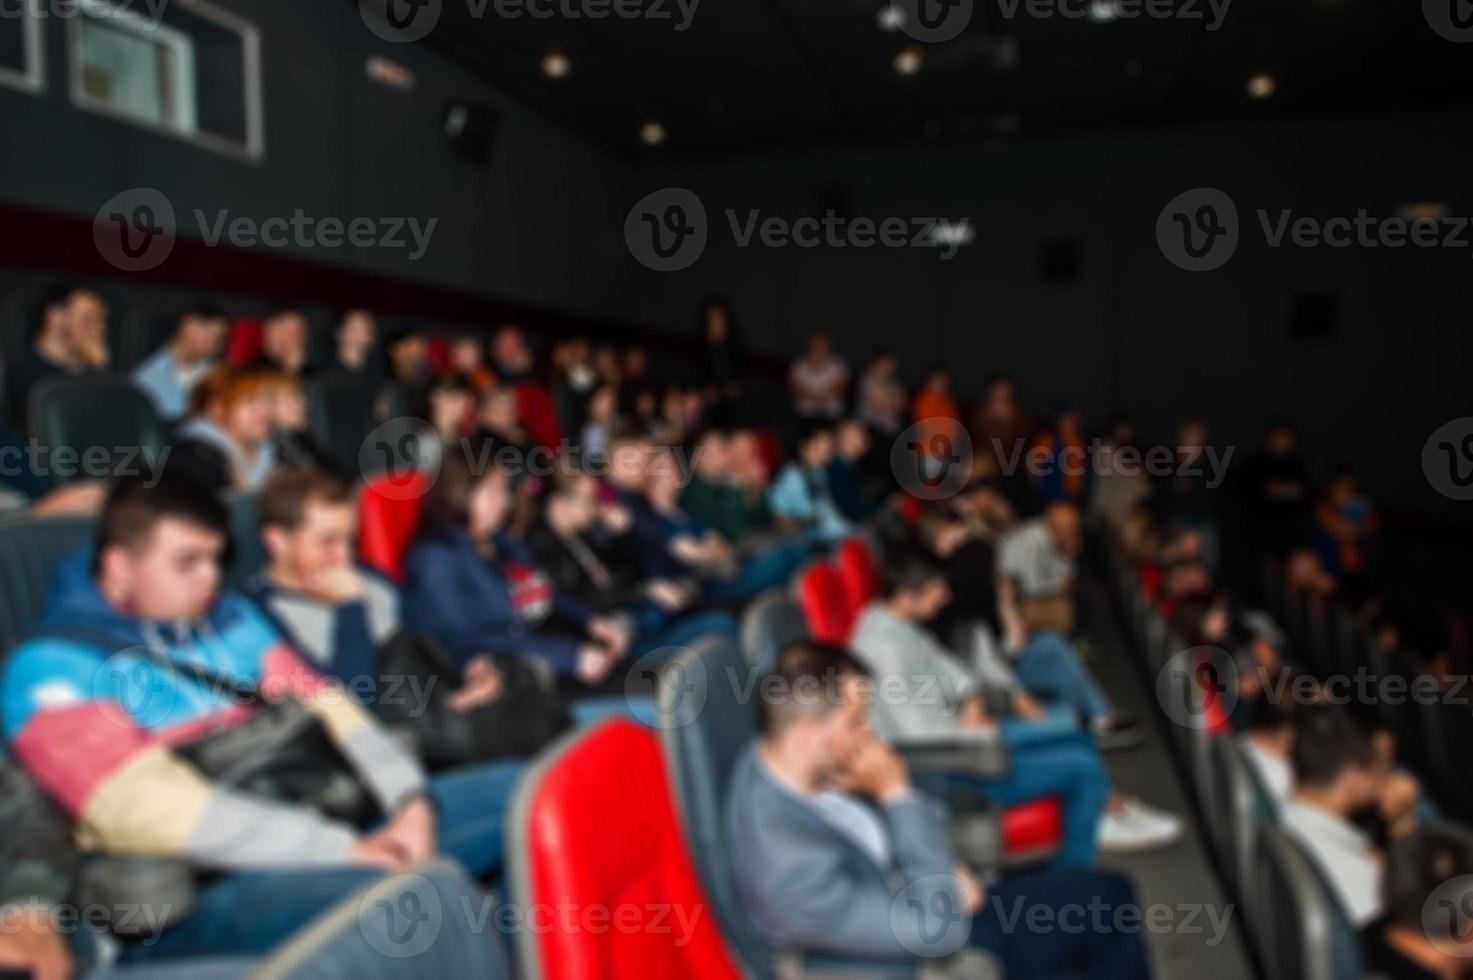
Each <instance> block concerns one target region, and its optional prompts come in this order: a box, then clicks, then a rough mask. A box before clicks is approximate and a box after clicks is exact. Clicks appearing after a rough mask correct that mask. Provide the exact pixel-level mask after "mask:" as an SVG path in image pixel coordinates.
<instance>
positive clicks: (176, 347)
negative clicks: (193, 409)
mask: <svg viewBox="0 0 1473 980" xmlns="http://www.w3.org/2000/svg"><path fill="white" fill-rule="evenodd" d="M229 332H230V320H229V318H228V317H226V316H225V312H224V311H223V310H221V309H220V308H219V307H215V306H209V305H205V304H200V305H198V306H191V307H190V308H189V309H187V310H185V311H184V312H183V313H182V314H180V316H179V322H178V324H177V325H176V326H175V327H174V336H173V337H172V338H171V339H170V340H169V342H168V343H167V344H165V345H164V346H163V347H160V348H159V349H158V350H157V351H155V352H154V353H153V354H152V355H151V356H150V357H149V358H148V359H147V360H145V361H144V362H143V363H142V364H140V365H138V367H137V368H135V369H134V370H133V383H134V384H136V385H138V387H140V388H142V389H143V391H144V393H145V394H147V395H148V397H149V398H151V399H153V407H154V409H155V410H156V411H157V412H158V413H159V417H160V418H162V419H167V420H170V421H173V420H175V419H181V418H183V417H184V415H185V414H186V413H187V412H188V411H189V396H190V394H191V393H192V392H193V391H194V386H195V385H196V384H198V383H199V381H200V379H201V378H203V377H204V376H205V375H206V374H208V373H209V372H210V369H211V368H212V367H214V366H215V362H216V361H218V360H219V359H220V354H221V353H222V352H223V351H224V350H225V337H226V335H227V334H229Z"/></svg>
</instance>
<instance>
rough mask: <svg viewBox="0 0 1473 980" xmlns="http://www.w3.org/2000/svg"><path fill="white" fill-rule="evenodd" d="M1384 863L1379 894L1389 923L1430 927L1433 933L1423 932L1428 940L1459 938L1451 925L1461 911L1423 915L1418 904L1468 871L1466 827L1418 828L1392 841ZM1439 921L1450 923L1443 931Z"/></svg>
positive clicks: (1471, 854) (1471, 856)
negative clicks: (1448, 915) (1447, 914)
mask: <svg viewBox="0 0 1473 980" xmlns="http://www.w3.org/2000/svg"><path fill="white" fill-rule="evenodd" d="M1384 867H1385V874H1384V875H1383V877H1382V879H1381V894H1382V899H1383V904H1384V907H1385V909H1386V914H1387V917H1388V920H1389V922H1390V924H1392V925H1398V926H1406V927H1409V928H1414V929H1418V930H1422V929H1427V928H1429V927H1431V928H1432V930H1433V931H1435V933H1436V934H1435V935H1433V934H1429V935H1428V937H1427V938H1429V939H1431V940H1432V941H1433V942H1437V941H1438V940H1439V939H1442V940H1457V939H1459V938H1461V937H1460V936H1459V935H1458V932H1457V930H1456V926H1457V925H1458V924H1460V923H1461V922H1462V916H1461V915H1454V916H1453V917H1451V919H1449V918H1447V917H1444V916H1441V915H1438V916H1435V917H1431V918H1424V913H1423V910H1424V909H1425V908H1426V907H1427V902H1428V900H1429V899H1430V897H1431V896H1432V894H1433V893H1434V892H1436V891H1437V890H1438V889H1439V888H1440V887H1441V886H1442V885H1445V884H1446V883H1448V882H1449V881H1452V880H1453V879H1455V878H1461V877H1463V876H1465V875H1469V874H1473V840H1470V837H1469V834H1468V832H1467V831H1465V830H1462V829H1460V828H1454V827H1451V826H1446V825H1444V826H1438V825H1433V826H1427V827H1421V828H1418V829H1417V830H1415V831H1413V832H1412V833H1410V834H1408V835H1407V836H1405V837H1402V838H1400V839H1398V840H1394V841H1392V843H1391V846H1390V849H1389V851H1388V852H1387V855H1386V862H1385V865H1384ZM1449 897H1452V896H1449ZM1457 897H1458V898H1462V896H1457ZM1444 925H1447V926H1452V927H1454V928H1449V929H1447V930H1446V931H1444V930H1443V926H1444Z"/></svg>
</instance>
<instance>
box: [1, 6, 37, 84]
mask: <svg viewBox="0 0 1473 980" xmlns="http://www.w3.org/2000/svg"><path fill="white" fill-rule="evenodd" d="M41 3H42V0H27V2H26V5H25V12H24V13H23V14H22V15H21V18H22V23H21V49H22V51H23V52H24V55H25V59H26V67H25V70H24V71H16V70H15V69H13V68H5V67H3V66H0V85H6V86H9V87H10V88H15V89H19V90H20V91H22V92H31V93H39V92H42V91H44V90H45V88H46V46H45V45H44V44H42V43H41V14H40V12H39V8H40V5H41Z"/></svg>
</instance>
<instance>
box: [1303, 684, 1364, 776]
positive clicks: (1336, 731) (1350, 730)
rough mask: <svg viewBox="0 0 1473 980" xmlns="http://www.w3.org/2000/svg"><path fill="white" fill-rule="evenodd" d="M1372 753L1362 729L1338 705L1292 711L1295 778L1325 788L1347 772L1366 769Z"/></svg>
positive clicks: (1308, 705)
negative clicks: (1293, 715)
mask: <svg viewBox="0 0 1473 980" xmlns="http://www.w3.org/2000/svg"><path fill="white" fill-rule="evenodd" d="M1375 758H1376V755H1375V750H1374V748H1373V747H1372V745H1371V739H1370V737H1369V736H1368V735H1367V734H1366V732H1365V729H1363V728H1361V726H1360V725H1359V724H1357V723H1356V721H1355V719H1354V718H1352V717H1351V716H1350V713H1349V712H1347V711H1346V710H1345V709H1344V708H1343V707H1341V706H1340V705H1334V704H1307V705H1304V706H1303V707H1302V708H1300V709H1299V710H1298V711H1296V712H1295V718H1294V752H1293V760H1294V778H1295V779H1296V780H1297V781H1298V783H1299V785H1301V786H1314V787H1321V788H1323V787H1326V786H1329V785H1330V784H1331V783H1333V782H1335V780H1337V779H1339V778H1340V776H1341V775H1342V774H1343V773H1344V772H1345V771H1346V770H1347V769H1356V768H1367V767H1369V766H1370V765H1371V764H1372V763H1373V762H1374V761H1375Z"/></svg>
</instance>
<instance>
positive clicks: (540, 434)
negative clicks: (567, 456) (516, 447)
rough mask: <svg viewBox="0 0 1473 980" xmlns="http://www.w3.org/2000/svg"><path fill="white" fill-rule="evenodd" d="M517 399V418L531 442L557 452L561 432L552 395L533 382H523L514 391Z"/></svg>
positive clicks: (543, 387)
mask: <svg viewBox="0 0 1473 980" xmlns="http://www.w3.org/2000/svg"><path fill="white" fill-rule="evenodd" d="M514 390H515V393H516V399H517V418H519V419H521V420H522V425H523V426H525V427H526V429H527V433H528V434H529V435H530V436H531V437H532V441H533V442H535V443H537V445H539V446H544V447H546V448H547V449H551V450H552V451H553V452H557V450H558V447H559V446H560V445H561V444H562V440H563V431H562V427H561V425H559V424H558V420H557V404H556V403H555V402H554V401H553V400H552V393H551V392H549V391H548V390H547V388H546V387H545V386H543V385H540V384H538V383H537V382H535V381H523V382H522V383H521V384H519V385H517V386H516V388H515V389H514Z"/></svg>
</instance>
